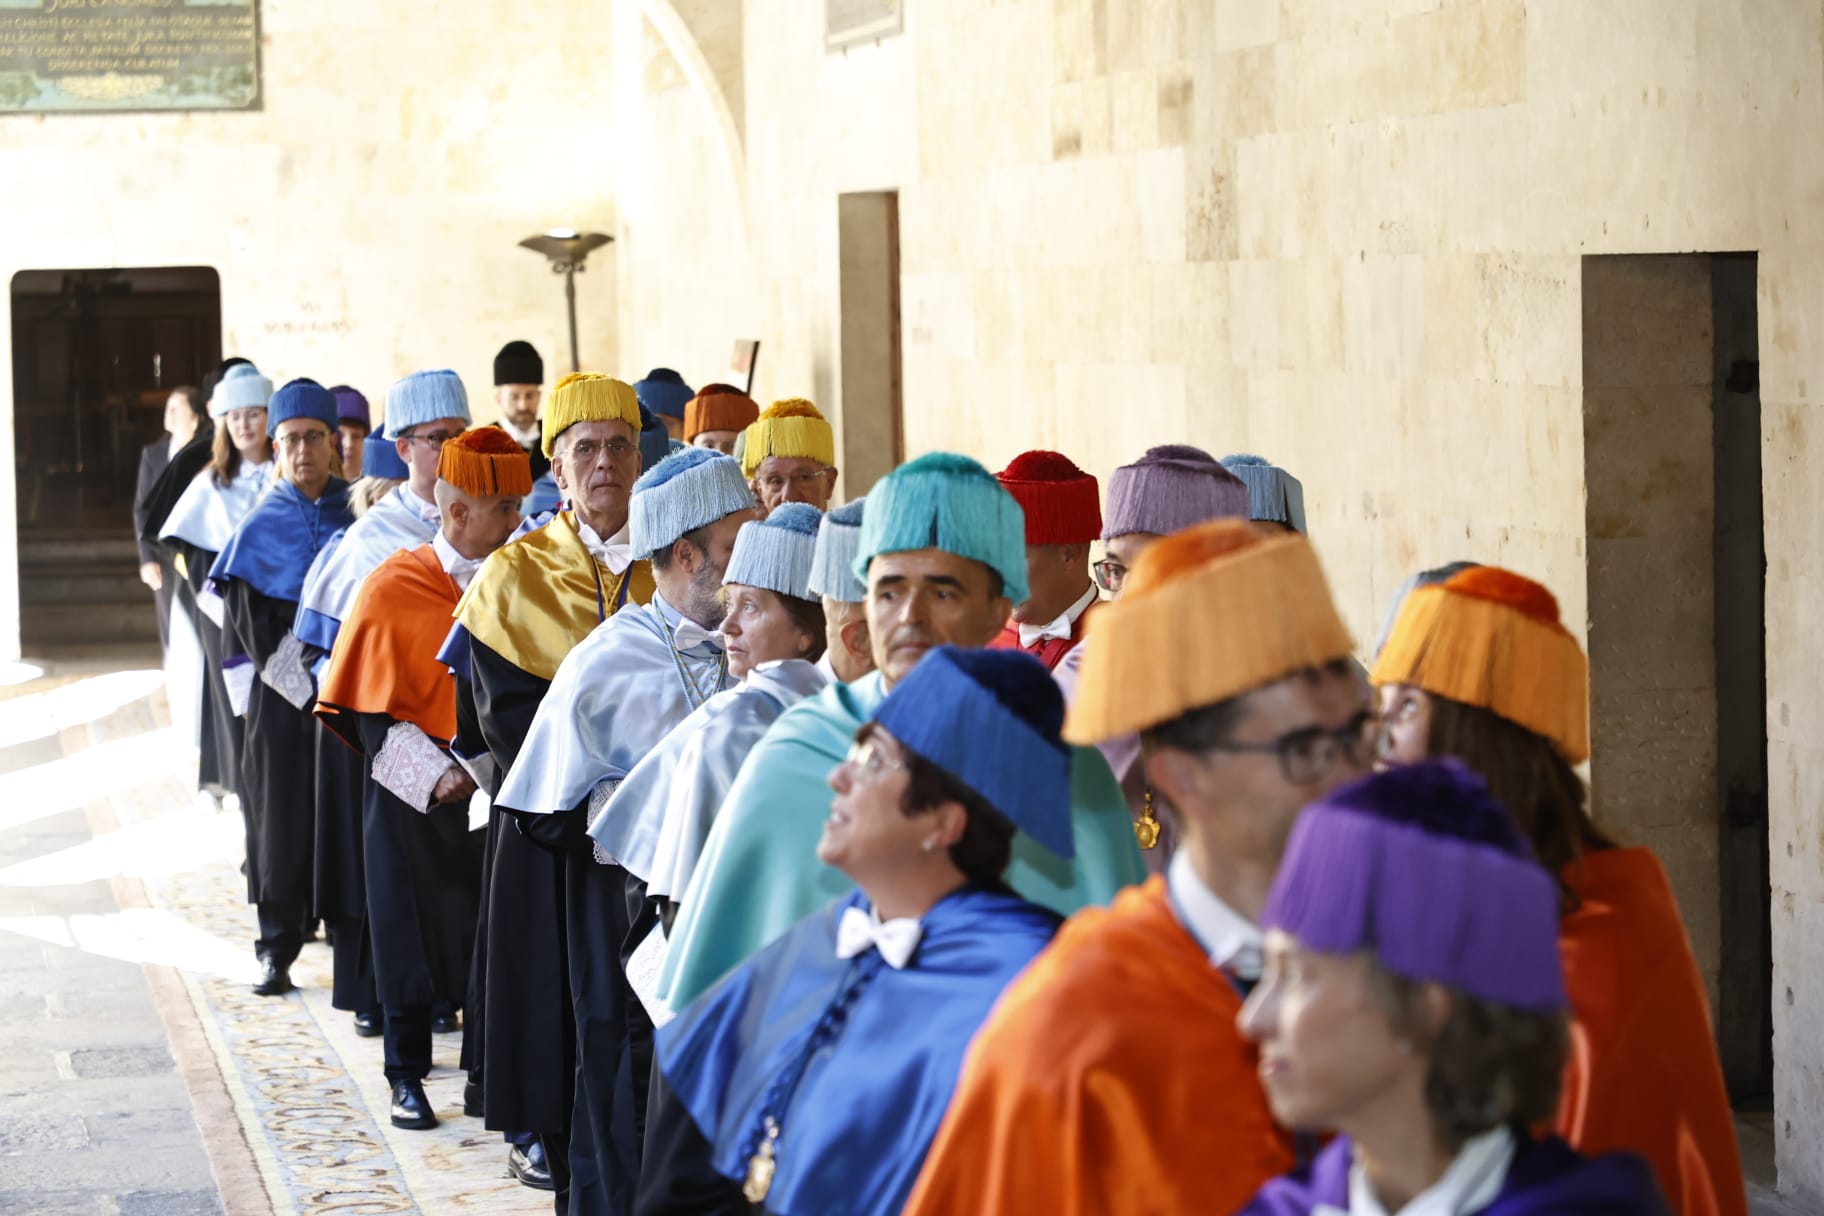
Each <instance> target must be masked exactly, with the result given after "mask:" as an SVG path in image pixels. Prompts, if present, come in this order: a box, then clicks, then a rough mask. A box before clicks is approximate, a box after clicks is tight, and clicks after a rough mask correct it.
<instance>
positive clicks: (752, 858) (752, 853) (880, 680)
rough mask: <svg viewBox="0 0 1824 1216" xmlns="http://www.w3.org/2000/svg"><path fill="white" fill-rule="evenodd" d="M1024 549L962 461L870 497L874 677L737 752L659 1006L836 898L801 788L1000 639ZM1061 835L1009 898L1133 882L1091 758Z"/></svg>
mask: <svg viewBox="0 0 1824 1216" xmlns="http://www.w3.org/2000/svg"><path fill="white" fill-rule="evenodd" d="M934 538H938V539H937V540H936V541H935V542H934ZM1024 540H1025V521H1024V516H1023V513H1022V512H1021V510H1020V506H1019V504H1018V503H1017V502H1015V501H1014V500H1013V498H1012V496H1011V495H1009V494H1008V493H1007V491H1006V490H1005V489H1003V488H1002V487H1001V484H1000V483H999V482H997V481H996V480H995V479H994V477H993V476H992V475H991V474H990V473H989V472H988V470H986V469H984V468H983V467H982V466H981V465H979V464H977V463H976V462H975V461H973V460H971V459H969V458H968V457H967V456H958V455H953V454H951V453H948V452H933V453H929V454H927V455H925V456H921V457H919V458H918V459H916V460H914V461H911V462H910V463H908V464H904V465H901V466H900V467H899V468H897V469H895V470H894V471H893V472H892V473H889V474H888V475H887V476H886V477H885V478H884V479H882V480H881V482H880V483H879V484H878V485H876V486H875V488H874V489H873V490H872V491H871V492H870V493H869V495H868V509H867V511H866V512H865V513H864V514H863V516H862V521H861V536H860V541H859V545H858V552H857V554H856V558H855V563H854V572H855V574H856V576H857V577H858V578H865V579H866V584H867V597H868V598H867V613H868V637H869V642H870V644H871V645H872V647H873V650H874V661H875V664H876V667H877V670H876V671H875V672H873V673H871V674H869V675H866V676H863V677H861V678H860V679H858V680H856V681H854V682H853V683H851V684H837V685H833V686H831V687H830V688H827V689H825V690H824V691H823V692H821V693H818V694H816V695H815V696H811V697H806V698H805V699H804V700H802V701H800V702H799V703H798V704H796V705H794V706H793V707H792V708H790V709H788V710H786V712H785V713H784V714H782V715H780V717H779V720H778V721H777V722H775V723H773V726H772V728H771V729H770V730H768V731H767V733H766V734H765V736H763V737H762V738H761V740H760V742H759V744H757V745H756V746H755V748H754V750H753V751H752V752H750V753H749V754H748V757H747V760H746V761H745V762H744V763H743V764H742V766H741V771H740V773H739V774H738V775H737V776H736V778H735V782H734V785H733V786H732V787H731V788H730V789H729V792H728V797H727V798H726V799H724V800H723V804H722V811H721V814H720V815H719V816H717V818H716V822H715V825H714V827H712V828H711V829H710V834H709V838H708V840H707V841H706V842H705V844H704V848H703V855H702V859H701V860H700V861H699V862H698V864H697V870H696V872H695V874H693V875H692V877H691V881H690V886H689V888H688V889H687V891H686V892H685V895H684V898H683V901H682V903H683V910H682V911H681V912H680V914H679V916H678V920H677V922H676V924H675V925H674V926H673V931H672V935H671V944H670V947H669V949H668V950H667V952H666V958H665V965H664V969H663V971H662V973H661V975H660V981H659V995H660V996H661V997H662V998H663V999H664V1000H665V1001H666V1002H667V1003H668V1004H670V1005H671V1007H672V1008H674V1009H677V1008H682V1007H683V1006H684V1005H685V1004H686V1003H688V1002H689V1001H691V1000H692V999H694V998H695V997H696V996H697V995H699V994H700V993H702V992H703V991H704V990H705V989H707V988H708V987H709V986H710V985H711V984H713V983H714V982H715V981H716V980H717V979H719V978H721V976H722V975H723V974H725V973H726V972H727V971H729V970H730V969H732V968H733V967H735V966H736V965H738V964H739V963H741V962H743V961H745V960H746V959H747V958H748V957H749V956H750V955H752V954H753V953H754V952H755V951H757V950H759V949H760V948H761V947H762V946H765V945H766V944H767V943H768V942H770V941H772V940H773V939H774V938H775V937H777V936H779V935H780V934H781V933H783V932H785V931H786V930H787V929H788V928H790V927H791V926H792V925H793V924H795V923H797V922H798V921H799V920H801V919H802V918H804V917H805V916H808V915H810V914H811V913H812V912H815V911H816V910H817V909H818V908H820V907H822V906H823V905H824V904H826V903H828V902H830V901H831V900H833V899H836V898H837V897H839V896H841V895H842V894H844V893H845V892H846V891H847V890H848V880H847V879H845V878H844V877H843V876H842V874H841V873H840V872H838V871H836V870H833V869H831V868H830V867H828V866H825V865H822V864H820V863H819V862H818V861H817V860H816V846H817V838H818V835H819V833H820V832H821V831H822V828H823V819H824V814H823V813H824V810H825V808H826V806H827V803H826V802H825V801H824V800H821V799H818V798H811V797H807V796H806V791H807V790H814V789H817V788H818V787H819V786H820V785H821V783H823V782H824V781H826V780H827V778H828V777H829V775H830V771H831V770H832V769H834V768H835V767H836V766H837V765H838V764H840V763H841V762H842V758H843V757H844V756H845V755H846V754H847V753H848V749H849V744H850V742H851V740H852V739H853V738H854V735H855V732H856V731H857V730H859V729H860V727H861V724H862V723H863V722H864V721H866V720H867V717H868V715H869V714H871V713H872V712H873V711H874V709H875V707H876V706H878V705H879V704H880V702H881V701H882V699H884V698H885V697H886V695H887V692H888V691H889V690H890V689H892V688H893V686H894V685H895V684H897V683H898V682H899V681H900V680H902V679H904V678H905V676H906V675H907V674H909V673H910V672H911V671H912V670H913V668H914V667H916V666H917V664H918V663H919V662H920V661H921V660H923V659H924V657H925V656H926V655H927V654H929V653H930V652H931V651H933V650H935V649H936V648H937V647H939V646H944V645H950V646H962V647H965V648H969V649H982V648H984V647H986V646H987V645H988V643H989V642H991V641H993V640H994V638H995V637H996V636H997V635H999V633H1000V631H1001V626H1002V625H1003V624H1005V623H1006V620H1007V614H1008V612H1009V611H1010V610H1011V609H1012V607H1013V604H1014V603H1015V602H1016V601H1023V600H1025V599H1026V598H1027V588H1026V546H1025V544H1024ZM1071 824H1072V831H1073V833H1074V839H1075V842H1076V845H1075V847H1076V856H1075V857H1074V858H1073V859H1072V860H1071V861H1068V862H1066V861H1063V860H1061V859H1059V858H1057V857H1056V856H1055V855H1052V854H1048V853H1046V852H1045V851H1044V850H1043V849H1038V848H1036V847H1030V846H1028V845H1026V844H1023V843H1021V842H1019V841H1017V840H1016V841H1015V843H1014V848H1013V862H1012V864H1011V865H1010V866H1009V868H1008V870H1007V883H1008V885H1009V886H1011V887H1012V888H1013V889H1014V890H1015V891H1016V892H1018V893H1019V894H1020V895H1022V896H1024V897H1025V898H1027V899H1029V900H1031V901H1033V902H1034V903H1038V904H1043V905H1045V906H1046V907H1048V908H1051V909H1053V910H1054V911H1057V912H1059V913H1063V914H1066V915H1068V914H1069V913H1071V912H1074V911H1075V910H1076V909H1078V908H1081V907H1084V906H1085V905H1088V904H1094V903H1102V902H1106V901H1107V900H1109V899H1112V898H1113V897H1114V894H1115V892H1116V891H1118V890H1120V889H1121V888H1122V887H1124V886H1126V885H1128V884H1129V883H1133V882H1138V881H1140V879H1141V878H1142V877H1143V876H1144V874H1145V870H1144V867H1143V866H1142V865H1141V862H1140V852H1139V850H1138V849H1137V848H1136V847H1135V845H1134V835H1133V830H1132V828H1131V826H1130V825H1129V820H1128V816H1127V812H1126V808H1125V807H1124V806H1123V805H1122V802H1121V794H1120V791H1119V789H1117V788H1116V786H1115V782H1114V777H1113V774H1111V773H1110V772H1109V771H1108V765H1107V763H1106V762H1104V761H1103V759H1102V757H1101V756H1100V755H1099V754H1098V753H1096V752H1095V751H1094V750H1093V749H1090V748H1077V749H1075V750H1074V751H1073V753H1072V757H1071ZM956 1210H957V1211H965V1210H970V1211H973V1210H977V1209H974V1208H973V1207H971V1206H970V1205H968V1204H963V1205H959V1206H958V1208H957V1209H956Z"/></svg>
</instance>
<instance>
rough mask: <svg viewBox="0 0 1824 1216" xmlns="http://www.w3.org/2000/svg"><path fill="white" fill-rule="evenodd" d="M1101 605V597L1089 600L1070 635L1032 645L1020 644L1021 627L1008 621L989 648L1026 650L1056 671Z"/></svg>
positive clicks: (1047, 669)
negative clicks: (1091, 615) (1092, 614)
mask: <svg viewBox="0 0 1824 1216" xmlns="http://www.w3.org/2000/svg"><path fill="white" fill-rule="evenodd" d="M1101 606H1102V601H1101V599H1099V598H1098V599H1093V600H1091V601H1089V603H1088V605H1086V606H1085V607H1084V609H1083V611H1082V612H1079V613H1078V614H1077V619H1076V622H1075V623H1074V624H1072V625H1071V627H1070V637H1068V638H1045V639H1044V640H1042V641H1040V642H1038V643H1036V644H1034V645H1032V646H1022V645H1021V644H1020V627H1019V626H1018V625H1016V624H1014V623H1013V622H1012V621H1008V622H1007V623H1006V624H1005V625H1003V626H1001V632H1000V634H999V635H998V636H997V637H996V638H995V639H994V641H992V642H990V643H988V649H990V650H1024V651H1025V652H1026V653H1027V654H1029V655H1031V656H1032V657H1033V658H1035V659H1037V660H1038V661H1039V662H1041V663H1043V664H1045V670H1046V671H1056V670H1057V669H1058V664H1059V663H1062V662H1063V661H1064V656H1065V655H1067V654H1069V653H1070V652H1071V651H1072V650H1075V649H1076V648H1077V646H1078V645H1079V644H1080V643H1081V642H1082V641H1083V637H1084V633H1083V626H1084V625H1086V624H1088V622H1089V617H1090V614H1091V613H1092V612H1094V611H1095V610H1096V609H1098V608H1100V607H1101Z"/></svg>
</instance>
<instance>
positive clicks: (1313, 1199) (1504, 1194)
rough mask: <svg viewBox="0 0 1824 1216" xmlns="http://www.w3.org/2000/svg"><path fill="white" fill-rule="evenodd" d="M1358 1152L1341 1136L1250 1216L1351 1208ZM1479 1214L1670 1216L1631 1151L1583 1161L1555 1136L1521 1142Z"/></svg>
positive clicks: (1301, 1215) (1272, 1187) (1278, 1182)
mask: <svg viewBox="0 0 1824 1216" xmlns="http://www.w3.org/2000/svg"><path fill="white" fill-rule="evenodd" d="M1354 1156H1355V1150H1354V1147H1353V1146H1352V1145H1351V1144H1350V1143H1349V1141H1348V1140H1347V1139H1346V1138H1341V1137H1339V1138H1338V1139H1337V1140H1335V1141H1334V1142H1332V1143H1331V1145H1330V1146H1329V1147H1328V1148H1326V1149H1325V1150H1324V1151H1323V1152H1321V1153H1319V1154H1318V1155H1317V1160H1315V1161H1314V1162H1312V1164H1311V1167H1310V1168H1309V1170H1306V1171H1301V1172H1300V1173H1296V1174H1287V1175H1286V1176H1285V1177H1283V1178H1275V1179H1274V1180H1273V1181H1272V1182H1269V1183H1267V1185H1266V1186H1264V1187H1262V1188H1261V1189H1260V1193H1259V1194H1257V1195H1255V1196H1254V1200H1253V1202H1252V1203H1250V1204H1248V1206H1247V1207H1246V1208H1244V1209H1243V1214H1244V1216H1311V1213H1313V1212H1315V1211H1316V1210H1317V1209H1318V1207H1319V1206H1320V1205H1321V1206H1324V1207H1329V1208H1333V1209H1335V1210H1336V1211H1339V1212H1347V1211H1348V1210H1349V1166H1350V1163H1351V1162H1352V1161H1353V1159H1354ZM1477 1216H1670V1214H1669V1209H1668V1208H1667V1207H1666V1201H1665V1199H1664V1198H1662V1197H1661V1195H1660V1193H1659V1186H1658V1184H1656V1183H1655V1182H1654V1181H1653V1174H1652V1171H1651V1170H1650V1169H1648V1167H1647V1163H1646V1162H1645V1161H1643V1160H1642V1159H1641V1158H1639V1157H1636V1156H1635V1155H1634V1154H1632V1153H1605V1154H1604V1155H1602V1156H1600V1157H1596V1158H1593V1159H1592V1158H1588V1157H1580V1156H1578V1155H1577V1154H1576V1153H1574V1152H1572V1151H1571V1148H1570V1146H1569V1145H1567V1144H1566V1143H1565V1142H1564V1141H1562V1140H1560V1139H1558V1138H1557V1137H1556V1136H1553V1137H1551V1138H1549V1139H1546V1140H1527V1139H1525V1138H1522V1139H1521V1141H1520V1143H1519V1145H1518V1148H1517V1150H1516V1151H1515V1153H1514V1163H1513V1165H1512V1166H1510V1167H1509V1168H1508V1171H1507V1181H1506V1182H1505V1183H1504V1184H1503V1185H1502V1187H1501V1192H1500V1194H1498V1195H1496V1196H1495V1201H1494V1202H1493V1203H1491V1204H1489V1205H1488V1206H1487V1207H1485V1208H1483V1209H1482V1210H1481V1211H1480V1212H1479V1213H1477Z"/></svg>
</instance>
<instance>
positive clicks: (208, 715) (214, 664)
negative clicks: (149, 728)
mask: <svg viewBox="0 0 1824 1216" xmlns="http://www.w3.org/2000/svg"><path fill="white" fill-rule="evenodd" d="M160 526H161V527H162V526H163V525H162V524H161V525H160ZM162 544H163V546H164V548H165V550H166V552H168V553H170V554H171V555H172V556H173V558H174V559H175V558H176V557H179V556H181V557H182V558H183V566H184V591H183V593H182V594H183V595H184V596H185V598H184V601H183V603H184V610H185V612H187V613H188V614H189V616H190V619H191V620H192V621H194V622H195V623H196V637H197V642H198V643H199V644H200V645H201V647H202V650H203V699H202V703H201V706H200V710H201V714H202V732H201V735H200V738H199V746H200V753H199V756H198V760H197V766H196V784H197V788H198V789H207V788H208V787H209V786H211V785H217V786H220V787H221V788H222V790H223V791H224V792H227V793H232V794H239V793H240V792H241V744H242V735H243V733H244V730H245V723H244V722H243V721H242V719H240V718H238V717H236V716H235V712H234V707H233V706H232V705H231V704H230V703H229V701H228V683H227V681H226V680H225V679H224V678H223V676H222V663H223V662H224V661H225V659H226V657H227V649H226V646H225V644H224V638H223V635H222V628H221V626H219V625H217V624H216V623H215V622H214V621H212V620H210V619H209V618H208V617H206V616H204V615H203V610H202V609H201V608H200V607H198V605H197V596H198V595H199V594H201V593H202V591H203V588H204V587H205V586H207V585H208V582H209V567H211V566H213V565H215V558H216V555H215V554H213V553H211V552H209V551H208V550H207V549H199V548H198V547H197V546H195V545H193V544H191V543H189V542H188V541H183V540H178V539H177V538H176V537H170V538H167V539H166V540H164V541H163V542H162Z"/></svg>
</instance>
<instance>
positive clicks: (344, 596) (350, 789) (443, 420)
mask: <svg viewBox="0 0 1824 1216" xmlns="http://www.w3.org/2000/svg"><path fill="white" fill-rule="evenodd" d="M332 391H333V390H332ZM386 425H387V427H388V428H389V429H391V430H393V431H394V433H396V434H398V435H400V436H401V438H400V439H398V440H397V442H396V447H397V449H398V451H399V455H400V458H401V459H403V460H404V461H405V464H406V468H407V469H408V470H409V472H410V476H409V477H408V478H407V480H406V483H405V484H404V485H401V486H395V487H394V488H393V490H392V491H391V492H390V493H388V494H387V495H386V496H384V497H383V498H381V499H380V500H379V501H377V502H376V503H374V505H373V506H371V507H369V508H368V509H367V510H366V511H365V512H364V513H363V514H362V516H361V518H360V519H357V520H356V521H355V522H354V523H353V524H352V525H350V527H349V528H348V529H347V531H345V532H338V533H337V534H336V535H335V536H332V537H331V538H330V539H329V543H328V544H327V545H326V546H325V547H324V549H323V551H322V552H321V553H319V554H318V555H317V560H316V561H314V562H313V563H311V567H310V571H309V573H308V574H307V575H305V578H304V589H303V593H302V595H301V596H300V598H299V600H298V616H297V620H296V621H295V622H294V624H293V626H292V631H293V632H294V633H296V634H297V637H298V640H299V641H300V642H302V643H303V644H304V649H305V653H304V657H305V661H306V662H307V663H309V664H310V666H311V674H312V675H313V676H314V677H315V679H316V682H317V685H318V686H319V687H321V686H322V684H323V683H324V682H325V680H326V677H327V674H328V673H327V667H328V663H329V655H330V653H331V652H332V651H333V650H334V649H335V645H336V635H337V634H338V633H339V632H340V631H341V628H342V622H343V621H344V620H345V619H346V618H347V617H348V614H349V612H350V610H351V609H353V607H354V604H355V595H356V593H357V592H358V591H359V590H360V588H361V584H362V583H363V582H364V581H365V580H366V578H367V576H368V575H369V574H371V573H372V572H373V571H374V570H376V569H377V568H378V567H379V565H380V563H381V562H383V561H385V560H386V559H387V558H389V557H391V556H392V555H393V554H395V553H397V552H399V551H400V550H401V549H415V548H417V547H419V546H420V545H427V544H429V543H430V542H431V537H432V536H434V535H435V534H436V532H437V525H438V514H437V503H436V486H437V458H438V456H439V455H441V449H442V447H443V445H444V443H445V442H446V441H448V440H450V439H454V438H456V437H457V436H459V435H461V434H462V433H463V431H465V430H466V429H467V428H468V425H469V395H468V391H467V390H466V389H465V388H464V387H463V384H462V379H461V378H460V377H459V376H457V374H456V373H455V372H453V371H448V370H442V371H421V372H413V373H412V374H411V375H409V376H407V377H405V378H404V379H403V380H400V381H398V382H397V383H395V384H394V385H393V386H392V387H391V388H389V389H388V390H387V393H386ZM316 745H317V766H316V785H315V789H316V846H317V866H316V878H315V885H314V890H313V895H314V900H315V905H314V909H313V911H314V912H315V915H316V916H317V917H318V918H320V919H321V920H322V921H323V922H324V923H325V924H326V925H328V926H329V941H330V947H331V950H332V951H333V954H334V960H335V970H334V976H335V979H334V985H333V991H332V993H331V998H330V999H331V1003H332V1004H333V1005H334V1006H335V1008H337V1009H342V1010H346V1011H348V1012H350V1013H353V1014H354V1015H355V1032H356V1033H357V1034H360V1035H363V1036H366V1037H373V1036H377V1035H379V1034H381V1033H382V1031H383V1029H384V1026H383V1021H384V1018H383V1015H382V1013H381V1009H380V1003H379V1000H378V998H377V997H376V995H375V992H374V973H373V951H372V950H371V949H369V947H368V945H367V940H368V926H367V894H366V881H365V878H364V877H363V875H364V873H365V868H364V866H363V861H362V839H361V797H362V793H361V769H360V765H359V763H358V760H357V758H356V756H355V754H354V753H353V752H352V751H350V750H349V748H348V747H347V746H345V745H344V744H343V743H342V742H341V741H340V740H338V739H336V738H335V737H334V736H333V735H332V734H330V733H329V732H327V731H325V730H324V729H323V725H322V723H321V722H320V721H319V722H318V723H317V725H316ZM455 1017H456V1015H455V1014H454V1012H452V1011H448V1010H440V1011H439V1016H438V1020H439V1026H438V1029H440V1030H443V1031H446V1032H447V1031H453V1030H455V1029H456V1022H455Z"/></svg>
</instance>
